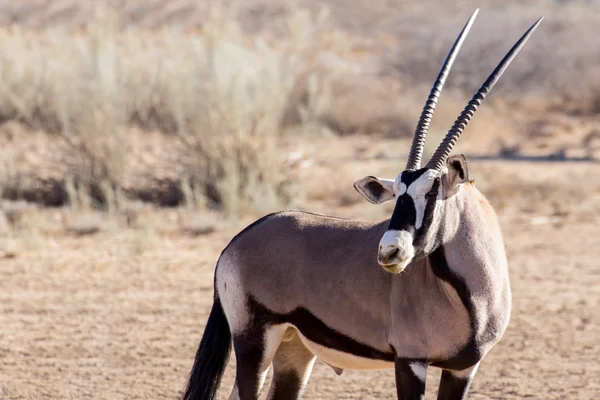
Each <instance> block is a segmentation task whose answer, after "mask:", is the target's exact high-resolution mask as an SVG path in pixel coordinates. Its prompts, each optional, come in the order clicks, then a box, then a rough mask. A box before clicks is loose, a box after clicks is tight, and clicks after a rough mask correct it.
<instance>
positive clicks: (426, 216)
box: [413, 178, 441, 257]
mask: <svg viewBox="0 0 600 400" xmlns="http://www.w3.org/2000/svg"><path fill="white" fill-rule="evenodd" d="M439 188H440V178H436V179H435V181H434V182H433V185H432V186H431V190H430V192H434V193H437V192H438V190H439ZM436 201H437V197H435V196H432V197H429V198H427V203H426V204H425V211H424V212H423V223H422V224H421V227H420V228H419V230H418V231H417V234H416V235H415V240H414V243H413V246H415V256H416V257H424V256H425V254H424V251H425V245H426V243H425V239H426V238H427V236H428V235H427V234H428V232H429V228H430V227H431V224H432V222H433V214H434V212H435V202H436ZM437 236H439V235H435V236H434V237H433V238H432V239H431V240H436V241H438V243H428V244H429V248H437V247H438V245H440V244H441V240H440V239H438V238H437Z"/></svg>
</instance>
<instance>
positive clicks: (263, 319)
mask: <svg viewBox="0 0 600 400" xmlns="http://www.w3.org/2000/svg"><path fill="white" fill-rule="evenodd" d="M248 307H249V310H248V311H249V313H250V315H252V316H253V318H254V319H253V322H254V323H255V324H259V325H267V324H270V325H279V324H283V323H290V324H292V325H294V326H295V327H296V328H298V330H299V331H300V332H302V335H304V336H306V338H308V339H309V340H310V341H312V342H315V343H317V344H320V345H321V346H325V347H327V348H330V349H334V350H338V351H341V352H343V353H347V354H353V355H355V356H358V357H363V358H368V359H373V360H383V361H389V362H393V361H394V359H395V355H394V352H393V350H392V349H391V348H390V350H389V351H381V350H378V349H375V348H373V347H371V346H368V345H366V344H363V343H360V342H359V341H357V340H355V339H353V338H351V337H350V336H347V335H345V334H343V333H341V332H338V331H336V330H335V329H332V328H330V327H328V326H327V325H325V323H324V322H323V321H321V320H320V319H319V318H317V317H316V316H314V315H313V314H312V313H311V312H310V311H308V310H307V309H305V308H303V307H298V308H296V309H294V310H293V311H291V312H290V313H287V314H279V313H275V312H273V311H271V310H269V309H268V308H266V307H265V306H264V305H262V304H261V303H259V302H258V301H256V299H255V298H254V297H252V296H250V297H249V298H248Z"/></svg>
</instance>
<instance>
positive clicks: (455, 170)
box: [446, 154, 469, 190]
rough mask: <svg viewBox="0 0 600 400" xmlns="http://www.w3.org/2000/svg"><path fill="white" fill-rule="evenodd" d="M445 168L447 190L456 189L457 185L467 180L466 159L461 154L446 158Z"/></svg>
mask: <svg viewBox="0 0 600 400" xmlns="http://www.w3.org/2000/svg"><path fill="white" fill-rule="evenodd" d="M446 166H447V167H448V187H449V189H451V190H452V189H456V188H457V187H458V185H460V184H461V183H465V182H467V181H468V180H469V170H468V168H467V158H466V157H465V156H464V155H463V154H456V155H453V156H450V157H448V160H447V161H446Z"/></svg>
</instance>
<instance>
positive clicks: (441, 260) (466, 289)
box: [429, 183, 511, 348]
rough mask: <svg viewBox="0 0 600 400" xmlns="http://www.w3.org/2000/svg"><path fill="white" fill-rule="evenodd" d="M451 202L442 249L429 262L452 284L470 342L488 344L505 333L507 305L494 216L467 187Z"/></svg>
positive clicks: (504, 268)
mask: <svg viewBox="0 0 600 400" xmlns="http://www.w3.org/2000/svg"><path fill="white" fill-rule="evenodd" d="M449 200H451V202H449V203H447V204H446V205H445V206H446V207H449V208H450V207H451V208H452V212H449V211H450V209H447V210H445V211H446V221H445V222H446V223H445V226H448V229H446V230H445V231H444V232H442V233H441V234H440V239H441V240H440V242H441V245H439V246H438V247H437V248H436V249H435V250H434V251H433V252H432V253H431V255H430V257H429V260H430V263H431V265H432V268H433V269H434V272H435V273H436V276H438V278H440V279H442V280H444V281H446V282H448V283H450V284H452V286H453V287H454V288H455V289H456V291H457V293H458V295H459V297H460V299H461V301H462V302H463V304H464V306H465V307H466V308H467V310H468V311H469V314H470V316H471V319H472V324H473V326H472V328H473V334H474V339H475V340H476V341H478V342H485V343H489V344H490V345H492V344H494V343H495V342H496V341H497V339H499V334H500V335H501V334H502V333H503V332H504V330H505V329H506V325H507V323H508V318H509V314H510V305H511V300H510V284H509V279H508V268H507V262H506V256H505V252H504V243H503V240H502V234H501V232H500V228H499V224H498V221H497V217H496V214H495V213H494V210H493V209H492V207H491V206H490V205H489V203H488V202H487V200H486V199H485V198H484V196H483V195H482V194H481V193H480V192H479V191H478V190H477V189H475V187H474V186H472V185H471V184H469V183H468V184H465V185H464V187H463V190H461V191H460V192H459V193H457V194H456V195H455V196H453V198H452V199H449ZM449 217H450V219H448V218H449ZM440 242H438V243H440ZM489 347H490V348H491V346H489Z"/></svg>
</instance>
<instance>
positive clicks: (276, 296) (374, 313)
mask: <svg viewBox="0 0 600 400" xmlns="http://www.w3.org/2000/svg"><path fill="white" fill-rule="evenodd" d="M385 229H386V223H372V222H361V221H352V220H345V219H341V218H332V217H325V216H320V215H316V214H310V213H303V212H282V213H277V214H271V215H269V216H267V217H264V218H263V219H261V220H259V221H257V222H256V223H254V224H252V225H250V226H249V227H248V228H246V229H245V230H243V231H242V232H241V233H240V234H238V235H237V236H236V237H235V238H234V239H233V240H232V241H231V242H230V244H229V245H228V246H227V248H226V249H225V250H224V251H223V253H222V255H221V258H220V259H219V262H218V265H217V271H216V289H217V290H218V292H219V296H220V297H221V298H222V302H223V306H224V308H225V312H226V314H227V315H228V317H229V316H231V315H233V316H236V317H234V318H235V319H236V320H238V321H239V322H240V324H241V325H245V322H246V319H247V317H246V316H245V315H244V313H247V312H248V299H250V298H252V300H253V301H255V302H257V303H259V304H260V305H261V306H264V307H265V308H267V309H268V310H270V311H272V312H274V313H278V314H287V313H290V312H292V311H294V310H297V309H299V308H303V309H307V310H311V313H313V314H314V317H315V318H317V319H319V320H321V321H328V324H329V325H330V326H329V327H330V328H331V329H334V330H336V331H338V332H344V333H345V334H347V335H350V336H354V337H371V338H373V343H372V345H373V346H374V347H378V348H386V347H387V338H386V337H385V335H386V332H385V331H382V330H381V329H380V328H381V322H382V321H388V320H389V316H390V313H389V311H390V310H389V306H388V305H389V293H390V287H391V278H392V276H391V275H390V274H388V273H386V272H385V271H384V270H383V269H382V268H380V267H379V265H378V264H377V259H376V254H377V246H378V242H379V238H380V237H381V235H382V234H383V232H384V231H385ZM357 288H364V289H365V290H364V291H362V290H357ZM367 292H368V296H366V293H367ZM325 305H326V307H325ZM342 316H343V317H342ZM232 329H233V327H232Z"/></svg>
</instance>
